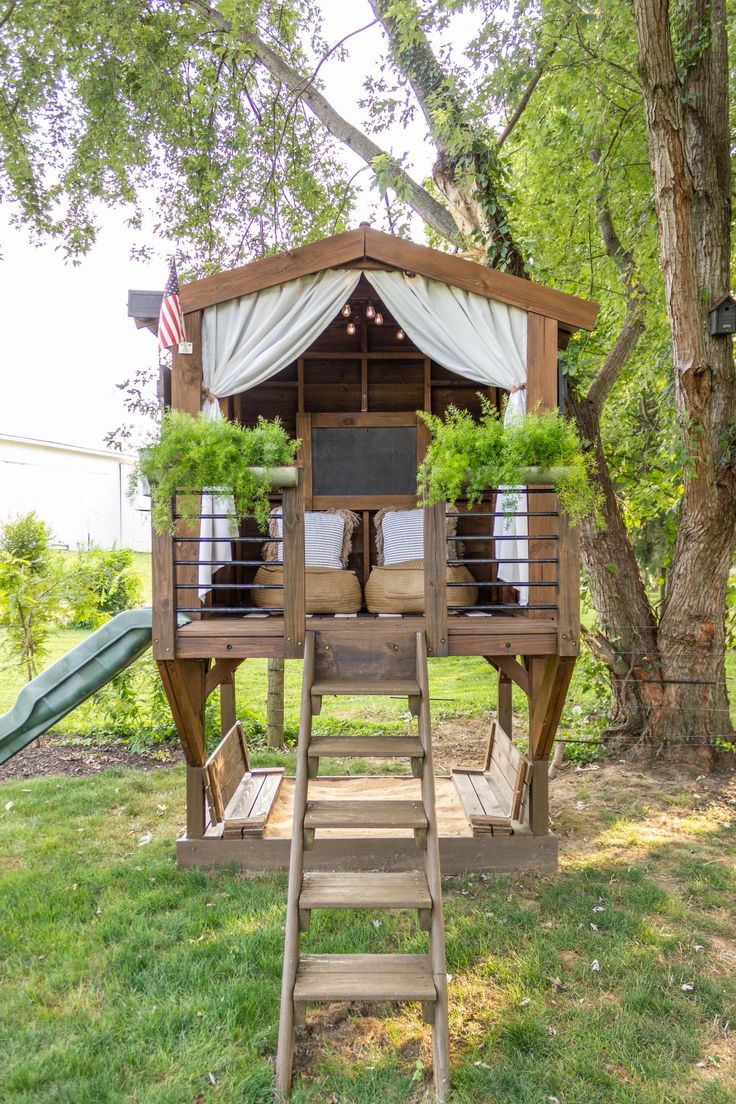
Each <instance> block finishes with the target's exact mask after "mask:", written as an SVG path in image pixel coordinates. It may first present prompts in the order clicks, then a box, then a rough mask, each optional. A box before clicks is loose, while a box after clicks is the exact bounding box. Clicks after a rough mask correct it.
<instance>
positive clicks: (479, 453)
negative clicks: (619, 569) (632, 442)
mask: <svg viewBox="0 0 736 1104" xmlns="http://www.w3.org/2000/svg"><path fill="white" fill-rule="evenodd" d="M481 402H482V404H483V412H482V415H481V419H480V422H476V421H475V420H474V418H473V417H472V415H471V414H469V413H468V412H467V411H466V410H458V408H457V407H455V406H450V407H449V408H448V411H447V414H446V415H445V417H444V418H440V417H438V416H437V415H435V414H428V413H426V412H424V411H418V415H419V417H420V418H421V419H422V421H423V422H424V423H425V425H426V426H427V428H428V429H429V432H430V434H431V441H430V444H429V448H428V449H427V454H426V456H425V459H424V462H423V463H422V465H421V466H420V468H419V492H420V495H421V498H422V501H423V502H424V503H425V505H431V504H432V503H434V502H441V501H443V500H444V501H447V502H450V503H455V502H457V500H458V499H459V498H460V497H462V496H465V497H467V499H468V503H469V504H470V505H473V504H474V503H476V502H479V501H480V500H481V498H482V496H483V493H484V491H485V490H486V489H487V488H488V487H511V488H513V487H523V486H524V485H526V484H528V483H530V482H537V483H538V482H547V481H549V482H550V483H554V486H555V491H556V492H557V497H558V498H559V500H560V506H561V507H562V509H563V510H564V511H565V513H566V515H567V516H568V518H569V520H570V523H571V524H573V525H577V524H579V523H580V521H581V520H582V519H583V518H585V517H589V518H592V519H593V520H594V522H595V523H596V524H597V525H600V524H601V523H602V518H601V499H602V494H601V491H600V488H599V487H598V486H597V484H596V483H595V472H596V467H595V459H594V457H593V456H592V455H591V454H590V453H589V452H586V451H585V450H584V448H583V444H582V442H581V440H580V437H579V435H578V431H577V429H576V427H575V425H574V424H573V423H572V422H571V421H570V419H569V418H565V417H564V415H562V414H560V412H559V411H557V410H548V411H544V412H543V413H538V412H535V411H533V412H531V413H529V414H527V415H526V417H524V418H519V419H518V420H516V421H514V422H512V423H511V424H510V425H508V426H504V424H503V422H502V421H501V418H500V417H499V414H498V411H497V410H496V408H495V407H493V406H491V404H490V403H489V402H488V400H487V399H486V398H485V397H484V396H482V397H481ZM530 469H532V470H530ZM511 501H512V502H513V496H511ZM511 508H512V509H513V506H512V507H511Z"/></svg>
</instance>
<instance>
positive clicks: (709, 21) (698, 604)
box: [634, 0, 736, 759]
mask: <svg viewBox="0 0 736 1104" xmlns="http://www.w3.org/2000/svg"><path fill="white" fill-rule="evenodd" d="M634 12H635V18H636V29H637V36H638V42H639V70H640V74H641V78H642V90H643V95H644V106H645V111H646V119H647V133H648V138H649V159H650V163H651V167H652V174H653V177H654V195H655V204H656V209H657V220H658V228H659V245H660V256H661V260H662V268H663V271H664V277H665V295H666V303H667V313H668V318H669V323H670V330H671V333H672V358H673V366H674V375H675V396H676V402H677V408H678V411H679V413H680V415H681V419H682V424H683V435H684V443H685V446H686V449H687V453H688V462H687V463H686V464H685V470H684V474H683V485H684V492H683V496H682V502H681V506H680V523H679V525H678V531H677V540H676V543H675V549H674V553H673V558H672V564H671V567H670V569H669V573H668V577H667V587H666V592H665V600H664V608H663V611H662V617H661V620H660V625H659V633H658V640H659V649H660V656H661V674H662V680H663V681H662V692H661V701H660V702H659V704H658V706H657V707H656V708H655V709H654V710H653V712H652V719H651V732H652V739H653V740H654V741H655V742H657V743H659V744H661V743H662V742H664V741H665V740H666V741H669V742H670V743H671V742H673V741H677V742H678V744H682V743H683V742H687V743H688V744H689V745H690V746H691V747H693V748H696V747H699V748H701V749H702V757H703V759H705V758H707V755H706V751H707V749H708V747H709V746H710V744H711V743H712V738H713V737H714V736H721V737H725V738H727V739H731V738H732V734H733V729H732V725H731V721H730V715H729V710H728V695H727V692H726V681H725V624H724V616H725V595H726V586H727V583H728V575H729V571H730V568H731V564H732V559H733V552H734V541H735V540H736V470H735V466H736V458H735V457H734V456H733V455H732V454H731V453H732V451H733V446H732V445H731V447H730V448H729V444H728V442H729V436H730V435H731V434H732V433H733V428H732V427H733V422H734V416H735V415H736V394H735V389H734V371H733V354H732V348H731V340H730V338H728V337H711V336H710V334H709V332H708V309H709V308H710V307H712V305H713V304H714V303H716V302H717V301H718V299H720V298H721V296H723V295H724V294H726V293H727V291H728V289H729V283H730V270H729V263H730V252H731V249H730V224H731V175H730V148H729V121H728V78H729V72H728V51H727V41H726V13H725V4H724V0H691V2H690V3H688V4H685V5H682V6H681V8H680V9H679V15H680V19H681V25H680V26H679V28H678V34H679V36H680V40H681V52H682V54H683V56H684V58H685V59H686V61H685V64H684V66H681V69H680V70H679V71H678V65H677V62H676V59H675V52H674V47H673V42H672V30H671V24H670V14H669V4H668V0H635V5H634Z"/></svg>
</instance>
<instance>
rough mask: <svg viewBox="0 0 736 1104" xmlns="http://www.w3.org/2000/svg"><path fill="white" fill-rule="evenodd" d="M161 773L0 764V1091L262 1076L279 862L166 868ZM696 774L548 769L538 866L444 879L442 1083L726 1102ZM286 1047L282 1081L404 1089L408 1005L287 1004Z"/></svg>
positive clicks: (170, 837)
mask: <svg viewBox="0 0 736 1104" xmlns="http://www.w3.org/2000/svg"><path fill="white" fill-rule="evenodd" d="M183 787H184V781H183V772H182V769H181V768H179V767H177V768H173V769H160V770H155V771H151V772H142V771H106V772H103V773H102V774H98V775H97V776H95V777H92V778H83V779H68V778H66V779H64V778H53V777H52V778H45V779H37V780H33V781H22V782H12V783H10V782H6V783H4V784H2V785H0V856H2V857H1V858H0V977H1V978H2V991H3V1000H2V1003H1V1004H0V1046H1V1047H2V1055H3V1061H2V1063H1V1064H0V1100H2V1101H3V1102H4V1104H10V1102H12V1104H67V1102H68V1104H118V1102H119V1104H123V1102H126V1104H129V1102H130V1101H134V1102H138V1104H189V1102H191V1104H210V1102H211V1104H261V1102H263V1104H265V1102H267V1101H271V1100H272V1074H273V1067H272V1061H273V1054H274V1051H275V1046H276V1037H277V1025H278V996H279V982H280V974H281V954H282V942H283V924H284V913H285V893H286V879H285V878H284V877H282V876H278V877H265V876H264V877H245V876H242V875H239V874H235V873H234V872H232V871H219V872H201V871H184V870H180V869H178V868H177V866H176V863H175V860H174V840H175V838H176V835H177V833H178V832H179V830H180V828H181V826H182V796H183ZM720 787H721V788H720V790H719V789H718V788H717V787H716V784H715V783H714V782H711V781H707V780H702V781H699V782H696V783H692V784H683V783H681V782H678V781H677V780H672V779H668V778H667V777H665V776H658V777H657V778H654V779H652V778H645V777H643V776H641V775H636V774H635V773H634V772H633V771H631V770H630V769H629V768H622V767H620V766H618V765H616V764H609V765H606V766H605V767H604V768H603V769H601V770H597V771H596V770H593V771H590V772H589V773H584V774H580V773H576V772H575V771H573V770H566V771H565V772H563V774H562V775H561V776H560V778H559V779H558V780H556V781H555V782H554V783H553V786H552V807H553V814H554V816H555V821H556V829H557V831H558V832H559V833H560V834H561V836H562V837H563V854H562V860H561V867H562V869H561V872H560V874H559V875H558V876H556V877H552V876H537V875H533V874H527V875H524V876H520V877H513V878H487V879H481V878H466V879H450V880H448V882H447V883H446V886H445V890H446V924H447V955H448V970H449V971H450V973H451V974H452V980H451V982H450V1008H451V1035H452V1061H453V1087H454V1088H453V1097H452V1099H453V1102H455V1104H553V1102H554V1101H555V1100H557V1101H559V1104H603V1102H606V1104H608V1102H612V1104H733V1101H734V1100H735V1099H736V1062H735V1059H736V1047H735V1046H734V1036H733V1035H732V1034H731V1033H730V1029H729V1024H732V1023H733V1022H734V1018H735V1013H736V1006H735V1002H736V984H735V981H734V975H735V973H736V944H735V943H734V939H733V934H734V931H736V878H735V877H734V858H735V857H736V787H734V786H733V784H732V786H731V789H730V791H728V789H727V788H726V787H725V786H724V783H723V780H721V783H720ZM729 802H730V803H729ZM425 940H426V935H424V934H423V933H421V932H420V931H419V929H418V925H417V923H416V918H415V917H413V916H411V915H410V914H401V913H398V914H397V913H394V914H384V915H381V914H373V913H348V914H345V913H334V912H327V913H315V915H314V919H313V924H312V931H310V933H309V935H308V936H307V937H306V938H305V940H304V943H305V947H306V949H308V950H311V951H320V950H321V951H338V950H341V951H372V952H380V951H399V952H401V951H404V952H411V951H415V950H420V949H423V948H424V941H425ZM596 963H598V964H599V966H600V969H596V968H595V964H596ZM691 987H692V988H691ZM298 1054H299V1058H298V1063H299V1064H298V1069H297V1080H296V1086H295V1092H294V1096H293V1099H294V1101H295V1104H307V1102H310V1104H326V1102H328V1101H329V1102H332V1104H376V1102H378V1101H381V1102H384V1104H398V1102H407V1104H418V1102H420V1101H423V1100H425V1099H427V1096H426V1094H427V1093H428V1091H429V1086H430V1083H431V1082H430V1080H429V1078H430V1074H429V1068H430V1065H431V1056H430V1051H429V1036H428V1029H426V1028H425V1027H424V1026H423V1025H422V1024H421V1021H420V1016H419V1010H418V1008H417V1007H415V1006H411V1005H409V1006H405V1007H403V1008H398V1007H394V1006H386V1007H385V1008H384V1007H381V1008H378V1009H376V1008H372V1009H369V1010H368V1011H367V1014H365V1015H360V1014H358V1012H357V1010H356V1008H355V1007H353V1008H351V1007H347V1008H346V1007H345V1006H339V1005H333V1006H327V1007H326V1008H325V1007H323V1008H321V1009H314V1010H310V1012H309V1014H308V1028H307V1033H306V1035H305V1036H303V1037H302V1038H301V1040H300V1044H299V1048H298Z"/></svg>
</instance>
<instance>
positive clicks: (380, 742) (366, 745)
mask: <svg viewBox="0 0 736 1104" xmlns="http://www.w3.org/2000/svg"><path fill="white" fill-rule="evenodd" d="M307 754H308V755H309V757H310V759H313V758H317V759H318V758H319V757H320V755H333V756H335V757H336V758H343V759H346V758H347V759H349V758H351V757H353V758H358V759H364V758H376V759H401V758H407V759H421V758H422V757H423V756H424V752H423V750H422V745H421V743H420V741H419V739H418V737H416V736H315V737H314V738H313V739H312V741H311V742H310V744H309V751H308V752H307Z"/></svg>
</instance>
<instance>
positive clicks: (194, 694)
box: [158, 659, 207, 767]
mask: <svg viewBox="0 0 736 1104" xmlns="http://www.w3.org/2000/svg"><path fill="white" fill-rule="evenodd" d="M158 669H159V673H160V675H161V681H162V682H163V684H164V690H165V691H166V697H167V698H168V701H169V706H170V708H171V712H172V714H173V717H174V723H175V725H176V730H177V732H178V733H179V739H180V740H181V745H182V747H183V749H184V754H185V756H186V759H187V763H189V764H190V766H193V767H201V766H204V762H205V759H206V757H207V756H206V751H205V741H204V703H205V661H204V660H203V659H178V660H172V661H170V662H166V661H159V664H158Z"/></svg>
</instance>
